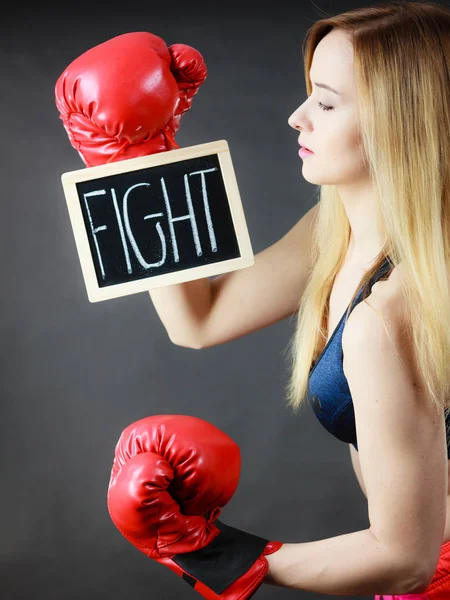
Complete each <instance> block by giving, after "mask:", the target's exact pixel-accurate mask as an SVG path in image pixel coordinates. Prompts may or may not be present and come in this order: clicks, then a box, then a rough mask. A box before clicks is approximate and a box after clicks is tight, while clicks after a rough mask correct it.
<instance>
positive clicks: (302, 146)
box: [298, 140, 312, 152]
mask: <svg viewBox="0 0 450 600" xmlns="http://www.w3.org/2000/svg"><path fill="white" fill-rule="evenodd" d="M298 143H299V146H300V147H301V148H304V149H305V150H308V152H312V150H310V149H309V148H307V147H306V146H304V145H303V144H302V142H301V141H300V140H299V142H298Z"/></svg>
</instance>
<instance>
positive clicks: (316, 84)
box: [310, 75, 342, 96]
mask: <svg viewBox="0 0 450 600" xmlns="http://www.w3.org/2000/svg"><path fill="white" fill-rule="evenodd" d="M310 78H311V75H310ZM313 84H314V85H315V86H317V87H320V88H324V89H325V90H330V92H334V93H335V94H337V95H338V96H342V94H340V93H339V92H338V91H337V90H335V89H334V88H332V87H331V86H329V85H327V84H326V83H314V82H313Z"/></svg>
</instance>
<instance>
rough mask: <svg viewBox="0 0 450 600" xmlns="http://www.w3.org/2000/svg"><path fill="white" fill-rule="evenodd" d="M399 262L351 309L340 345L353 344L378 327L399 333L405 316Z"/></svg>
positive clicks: (402, 327)
mask: <svg viewBox="0 0 450 600" xmlns="http://www.w3.org/2000/svg"><path fill="white" fill-rule="evenodd" d="M401 276H402V272H401V265H398V266H397V267H395V268H394V269H392V271H391V273H390V274H389V277H388V278H387V279H380V280H378V281H376V282H375V283H374V284H373V285H372V288H371V293H370V294H369V296H368V297H367V298H366V299H365V300H363V301H362V302H360V303H359V304H358V305H357V306H355V308H354V309H353V311H352V312H351V314H350V316H349V318H348V320H347V322H346V325H345V328H344V333H343V336H342V345H343V347H344V345H350V346H351V345H354V343H355V342H357V341H358V340H361V341H362V340H363V339H366V340H367V336H370V335H373V334H376V333H377V332H378V330H379V329H380V327H381V329H380V333H381V330H382V329H386V328H387V329H388V331H389V333H390V334H392V333H399V334H400V333H401V332H403V331H404V328H405V327H404V326H405V323H406V319H407V311H406V303H405V298H404V295H403V293H402V287H401Z"/></svg>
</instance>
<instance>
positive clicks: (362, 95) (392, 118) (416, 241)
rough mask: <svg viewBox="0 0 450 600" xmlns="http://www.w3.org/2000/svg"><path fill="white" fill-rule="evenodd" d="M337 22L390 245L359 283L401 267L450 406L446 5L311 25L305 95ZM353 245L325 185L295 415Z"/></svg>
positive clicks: (411, 311) (432, 376)
mask: <svg viewBox="0 0 450 600" xmlns="http://www.w3.org/2000/svg"><path fill="white" fill-rule="evenodd" d="M335 27H339V28H341V29H342V30H345V31H346V32H348V33H349V34H350V36H351V40H352V42H353V50H354V69H355V76H356V85H357V90H358V100H357V118H358V125H359V128H360V133H361V143H362V150H363V155H365V157H366V160H367V168H368V172H369V173H370V177H371V180H372V182H373V184H374V188H375V190H376V194H377V219H378V227H379V232H380V235H381V237H382V239H383V240H386V242H385V245H384V247H383V249H382V251H381V252H380V254H379V255H378V257H377V259H376V261H375V263H374V265H373V267H372V268H371V269H370V271H368V272H367V273H366V274H365V275H364V277H363V279H362V280H361V282H360V284H361V286H365V285H366V284H367V283H368V282H369V280H370V279H371V278H372V276H373V275H374V274H375V272H376V271H377V270H378V269H379V268H380V266H381V263H382V262H383V260H385V258H386V257H389V259H390V261H391V263H392V266H393V267H395V266H397V265H398V264H399V263H402V265H401V268H402V293H403V294H404V297H405V298H406V300H407V303H406V304H407V307H408V309H407V310H408V318H407V321H408V323H413V324H414V327H408V334H411V336H412V337H411V339H412V340H413V343H414V347H415V350H416V355H417V362H418V367H419V369H420V372H421V374H422V376H423V378H424V382H425V384H426V386H427V388H428V393H429V394H430V397H431V398H432V400H433V402H434V403H435V404H436V406H437V407H438V408H439V409H440V410H445V412H447V410H448V409H449V408H450V360H449V358H450V356H449V349H450V298H449V289H448V279H447V262H448V258H449V252H450V248H449V240H450V112H449V108H450V10H449V9H448V8H446V7H444V6H442V5H440V4H437V3H434V2H403V1H401V2H398V1H396V2H390V3H382V4H377V5H374V6H369V7H366V8H358V9H355V10H350V11H347V12H344V13H341V14H339V15H336V16H330V17H327V18H324V19H321V20H319V21H316V22H315V23H314V24H313V25H312V27H310V29H309V30H308V32H307V34H306V38H305V42H304V47H303V57H304V66H305V80H306V88H307V92H308V95H310V94H311V92H312V85H311V81H310V79H309V70H310V67H311V63H312V58H313V53H314V50H315V48H316V46H317V44H318V43H319V42H320V40H321V39H322V38H323V37H324V36H325V35H326V34H327V33H329V31H331V30H332V29H333V28H335ZM349 240H350V224H349V221H348V219H347V214H346V211H345V208H344V206H343V204H342V201H341V199H340V196H339V192H338V190H337V188H336V187H335V186H333V185H322V186H320V188H319V202H318V212H317V217H316V220H315V223H314V229H313V248H312V252H313V259H314V260H313V267H312V269H311V273H310V276H309V280H308V285H307V287H306V289H305V291H304V294H303V296H302V298H301V300H300V302H299V307H298V312H297V313H296V314H297V326H296V330H295V333H294V335H293V336H292V339H291V340H290V342H289V345H288V347H287V349H286V351H287V352H288V353H289V355H290V358H291V362H292V374H291V378H290V381H289V382H288V385H287V404H288V406H290V407H292V408H293V409H294V411H295V412H296V411H297V410H298V409H299V407H300V406H301V405H302V404H304V401H305V400H306V398H307V391H308V377H309V372H310V368H311V366H312V364H313V363H314V362H315V359H317V357H318V356H319V355H320V353H321V351H322V350H323V348H324V346H325V343H326V339H327V321H328V311H329V306H328V303H329V296H330V292H331V288H332V285H333V281H334V278H335V276H336V274H337V273H338V271H339V270H340V267H341V266H342V264H343V261H344V258H345V255H346V253H347V249H348V245H349ZM393 267H392V268H393ZM364 289H365V287H364ZM357 292H358V290H355V294H354V295H353V299H354V298H355V296H356V293H357ZM368 293H369V292H367V294H368ZM367 294H366V295H367ZM364 298H365V296H364V294H363V299H364ZM353 299H352V301H353ZM364 301H365V300H364ZM350 304H351V303H350ZM347 316H348V312H347ZM286 351H285V352H286Z"/></svg>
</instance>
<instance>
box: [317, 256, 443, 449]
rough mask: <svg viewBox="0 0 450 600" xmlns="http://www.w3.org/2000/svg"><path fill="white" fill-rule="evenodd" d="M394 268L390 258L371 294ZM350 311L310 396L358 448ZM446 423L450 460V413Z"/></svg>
mask: <svg viewBox="0 0 450 600" xmlns="http://www.w3.org/2000/svg"><path fill="white" fill-rule="evenodd" d="M390 269H391V262H390V260H389V258H388V257H386V259H385V260H384V261H383V263H382V264H381V266H380V268H379V270H377V271H376V273H374V275H373V276H372V278H371V279H370V281H369V282H368V288H369V292H368V293H370V290H371V289H372V285H373V284H374V283H375V282H376V281H378V280H379V279H381V277H383V276H384V275H387V273H388V272H389V271H390ZM363 292H364V286H362V287H361V289H360V290H359V291H358V294H357V296H356V297H355V298H354V301H353V303H352V304H351V308H350V312H351V311H352V310H353V309H354V308H355V306H356V305H357V304H359V302H361V301H362V298H363ZM347 308H348V307H347ZM350 312H349V315H350ZM346 313H347V309H346V310H345V312H344V314H343V315H342V317H341V320H340V321H339V323H338V324H337V326H336V329H335V330H334V331H333V333H332V335H331V337H330V339H329V340H328V342H327V344H326V346H325V348H324V349H323V351H322V352H321V354H320V355H319V357H318V358H317V360H316V362H315V364H314V365H313V366H312V367H311V369H310V372H309V378H308V394H307V399H308V403H309V404H310V406H311V407H312V409H313V411H314V414H315V415H316V417H317V419H318V420H319V422H320V423H321V424H322V425H323V427H325V429H326V430H327V431H329V432H330V433H331V435H333V436H334V437H336V438H337V439H338V440H341V441H342V442H346V443H348V444H352V445H353V446H354V447H355V449H356V450H358V445H357V439H356V425H355V413H354V410H353V401H352V397H351V394H350V389H349V387H348V384H347V378H346V377H345V375H344V371H343V366H342V361H343V351H342V333H343V330H344V325H345V323H346V321H347V319H346V318H345V316H346ZM446 426H447V457H448V458H449V459H450V412H449V414H448V415H447V416H446Z"/></svg>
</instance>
